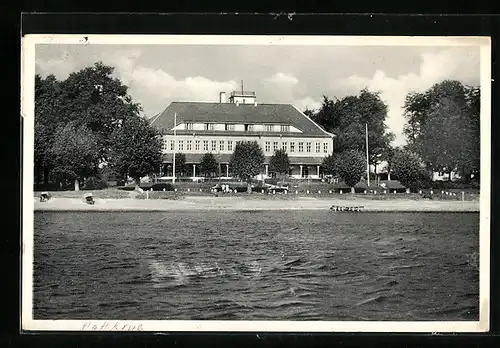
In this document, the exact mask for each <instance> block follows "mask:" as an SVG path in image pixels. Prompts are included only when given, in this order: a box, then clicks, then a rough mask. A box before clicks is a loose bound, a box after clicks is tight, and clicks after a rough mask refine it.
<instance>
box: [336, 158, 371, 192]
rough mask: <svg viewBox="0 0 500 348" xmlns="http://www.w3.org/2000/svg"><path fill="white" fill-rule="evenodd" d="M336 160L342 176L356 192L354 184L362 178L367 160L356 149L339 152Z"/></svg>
mask: <svg viewBox="0 0 500 348" xmlns="http://www.w3.org/2000/svg"><path fill="white" fill-rule="evenodd" d="M336 162H337V172H338V174H339V176H340V178H341V179H342V180H343V181H344V182H345V183H346V185H348V186H349V187H351V191H352V192H354V185H356V184H357V183H358V182H359V181H360V180H361V177H362V176H363V173H364V172H365V171H366V160H365V158H364V156H363V154H362V153H361V152H359V151H356V150H345V151H343V152H342V153H340V154H339V156H338V160H337V161H336Z"/></svg>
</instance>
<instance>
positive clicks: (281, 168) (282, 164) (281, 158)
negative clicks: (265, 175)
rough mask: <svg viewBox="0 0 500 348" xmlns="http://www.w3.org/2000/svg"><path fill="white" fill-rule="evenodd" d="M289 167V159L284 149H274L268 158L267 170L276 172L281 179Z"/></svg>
mask: <svg viewBox="0 0 500 348" xmlns="http://www.w3.org/2000/svg"><path fill="white" fill-rule="evenodd" d="M289 169H290V160H289V159H288V154H287V153H286V151H285V150H282V149H279V150H276V151H275V152H274V154H273V155H272V156H271V158H270V160H269V170H270V171H271V172H275V173H278V174H279V176H280V177H281V178H282V180H283V179H284V176H285V175H286V174H287V173H288V171H289Z"/></svg>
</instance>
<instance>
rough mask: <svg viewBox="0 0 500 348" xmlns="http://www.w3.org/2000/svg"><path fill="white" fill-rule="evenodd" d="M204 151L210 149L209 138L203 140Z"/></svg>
mask: <svg viewBox="0 0 500 348" xmlns="http://www.w3.org/2000/svg"><path fill="white" fill-rule="evenodd" d="M203 151H208V140H203Z"/></svg>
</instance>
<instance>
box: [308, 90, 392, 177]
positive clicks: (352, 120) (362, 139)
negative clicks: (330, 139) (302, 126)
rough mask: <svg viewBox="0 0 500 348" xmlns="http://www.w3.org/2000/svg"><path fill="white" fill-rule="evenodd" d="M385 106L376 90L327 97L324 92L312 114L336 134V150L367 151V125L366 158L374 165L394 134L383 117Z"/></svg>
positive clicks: (323, 125) (386, 109) (313, 117)
mask: <svg viewBox="0 0 500 348" xmlns="http://www.w3.org/2000/svg"><path fill="white" fill-rule="evenodd" d="M387 111H388V107H387V105H386V104H385V103H384V102H383V101H382V99H381V98H380V95H379V93H375V92H371V91H369V90H367V89H363V90H362V91H361V92H360V94H359V95H357V96H347V97H344V98H342V99H334V100H331V99H328V97H326V96H323V102H322V105H321V108H320V109H319V110H318V112H316V113H315V114H314V115H313V116H311V118H312V119H313V120H314V121H315V122H316V123H318V124H320V125H321V126H322V127H323V128H325V129H326V130H327V131H328V132H331V133H334V134H336V135H337V137H336V139H335V147H336V152H342V151H344V150H357V151H360V152H366V125H368V138H369V149H368V150H369V162H370V164H371V165H374V166H375V168H376V166H377V165H378V164H379V163H380V161H381V160H382V158H381V154H382V153H383V152H384V151H385V150H386V149H387V148H388V147H390V144H391V142H392V141H393V140H394V134H393V133H391V132H389V129H388V127H387V125H386V124H385V119H386V117H387Z"/></svg>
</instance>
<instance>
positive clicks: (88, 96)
mask: <svg viewBox="0 0 500 348" xmlns="http://www.w3.org/2000/svg"><path fill="white" fill-rule="evenodd" d="M113 72H114V68H113V67H110V66H107V65H104V64H103V63H101V62H97V63H95V64H94V65H92V66H90V67H87V68H84V69H81V70H80V71H77V72H74V73H71V74H70V75H69V76H68V78H66V79H65V80H63V81H58V80H57V79H56V78H55V77H54V76H53V75H49V76H47V77H46V78H42V77H41V76H40V75H36V76H35V139H34V142H35V154H34V155H35V161H34V162H35V180H37V178H39V177H40V175H41V173H42V172H43V173H44V178H45V182H46V183H47V178H48V174H49V172H50V171H52V169H54V168H55V165H56V164H54V163H52V162H53V158H52V152H51V151H49V149H51V148H52V146H53V143H54V141H55V135H56V130H57V129H59V128H61V127H62V128H64V127H65V126H67V125H68V124H73V125H74V127H76V128H77V129H80V127H83V128H82V129H86V130H88V131H90V133H91V134H92V136H93V137H92V141H93V140H96V141H97V144H98V145H97V146H98V150H99V151H98V152H99V161H100V163H101V164H102V163H106V162H108V161H109V160H110V154H111V151H112V149H111V147H112V145H113V142H114V139H113V137H114V135H115V131H116V130H117V129H118V128H119V127H120V126H121V125H122V124H123V122H125V120H127V119H129V118H131V119H139V118H140V116H139V113H140V111H141V107H140V105H139V104H136V103H133V102H132V98H131V97H130V96H129V95H128V94H127V90H128V88H127V86H125V85H124V84H123V83H122V82H121V81H120V80H119V79H117V78H115V77H113ZM73 145H74V144H73ZM75 151H76V149H75ZM113 155H114V156H116V152H115V153H114V154H113ZM58 165H59V164H58ZM88 169H89V170H90V169H92V168H88ZM140 171H142V170H140ZM54 174H56V173H54ZM60 176H61V175H60V171H59V172H58V173H57V177H60ZM54 178H56V177H54Z"/></svg>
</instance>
